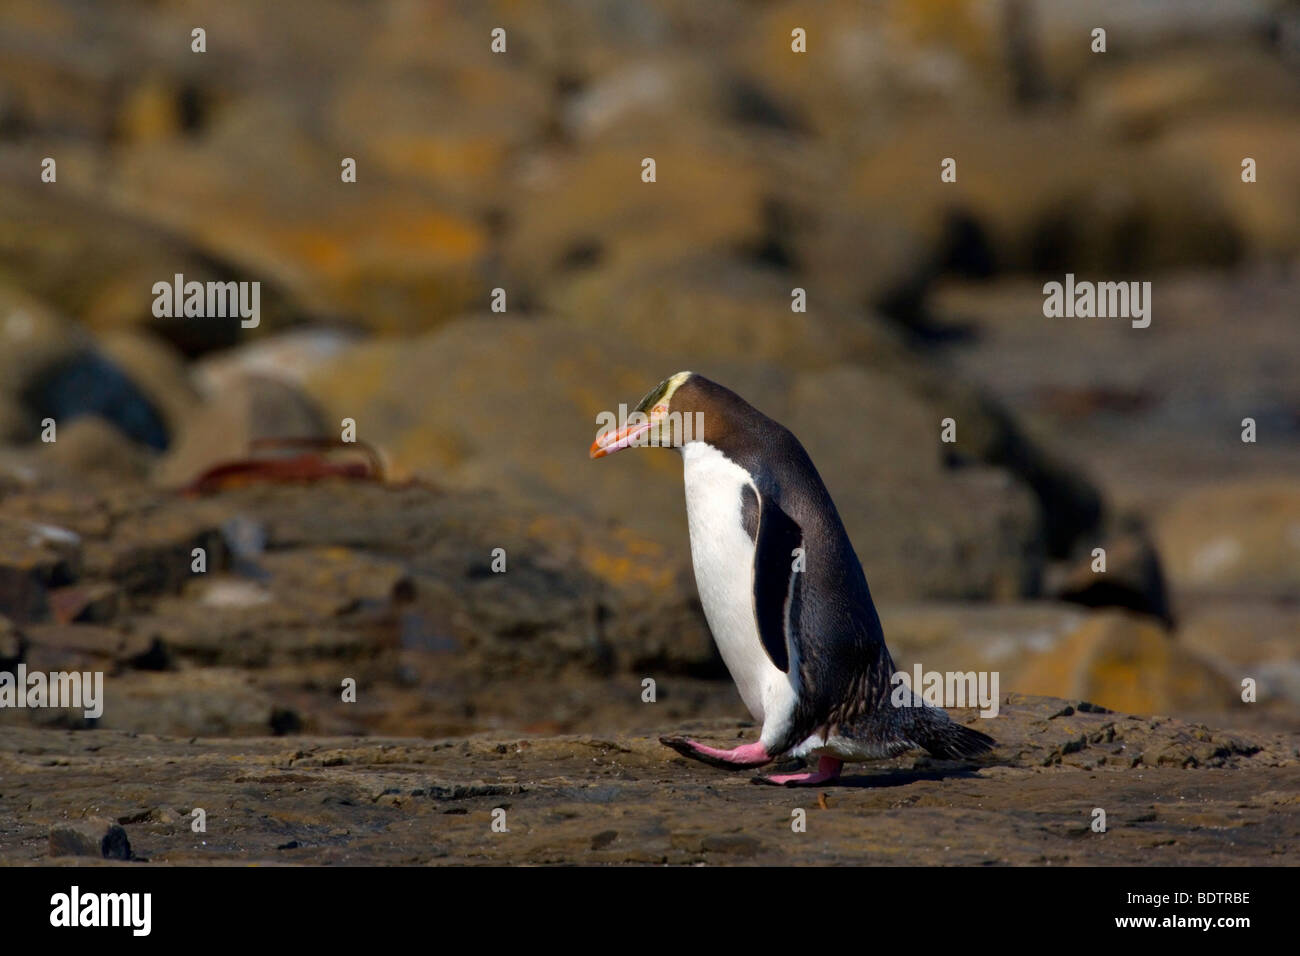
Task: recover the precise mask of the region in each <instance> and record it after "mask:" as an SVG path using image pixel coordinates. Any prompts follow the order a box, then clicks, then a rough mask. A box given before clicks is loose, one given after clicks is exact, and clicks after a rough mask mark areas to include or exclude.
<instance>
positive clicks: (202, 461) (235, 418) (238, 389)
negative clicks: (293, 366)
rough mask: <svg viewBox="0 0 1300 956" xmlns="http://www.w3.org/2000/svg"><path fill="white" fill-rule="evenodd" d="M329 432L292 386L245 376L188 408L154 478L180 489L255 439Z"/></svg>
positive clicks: (238, 455)
mask: <svg viewBox="0 0 1300 956" xmlns="http://www.w3.org/2000/svg"><path fill="white" fill-rule="evenodd" d="M331 434H333V435H336V436H337V435H338V434H340V432H339V431H338V430H335V429H331V428H329V427H328V426H327V425H326V422H325V420H324V418H323V416H322V415H321V413H320V411H319V409H318V408H317V407H316V405H315V404H314V403H313V402H312V401H311V400H310V399H309V398H307V397H306V396H304V395H303V394H302V393H301V392H299V391H298V389H296V388H294V387H293V386H291V385H288V384H286V383H284V382H280V381H276V380H274V379H269V378H261V377H256V376H252V375H250V376H246V377H243V378H240V379H236V380H234V381H233V382H232V383H231V384H230V385H228V386H227V387H226V388H225V389H224V390H223V391H222V392H221V393H220V394H218V395H213V396H212V397H211V398H209V400H208V401H207V402H206V403H205V404H203V405H202V406H200V407H198V408H197V409H195V410H194V411H193V413H192V414H191V415H190V417H189V418H188V419H187V420H186V421H185V423H184V425H183V427H182V430H181V436H180V440H179V442H178V443H177V444H176V447H175V448H173V449H172V450H171V451H170V452H169V453H168V454H167V456H166V457H165V458H164V459H163V460H162V461H160V462H159V464H158V469H157V471H156V473H155V480H156V481H157V482H158V483H159V484H161V485H163V486H165V487H172V488H177V487H182V486H184V485H187V484H189V483H190V482H192V481H193V480H194V479H195V478H197V477H198V476H199V475H201V474H203V472H205V471H207V470H208V469H209V468H212V467H213V466H214V465H218V464H223V463H225V462H229V461H237V460H240V459H243V458H247V457H248V456H249V454H250V446H251V443H252V442H253V441H256V440H258V439H271V438H322V437H326V436H329V435H331Z"/></svg>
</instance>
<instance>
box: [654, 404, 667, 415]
mask: <svg viewBox="0 0 1300 956" xmlns="http://www.w3.org/2000/svg"><path fill="white" fill-rule="evenodd" d="M667 414H668V406H667V405H664V404H659V405H656V406H655V407H654V408H652V409H650V417H651V418H662V417H663V416H664V415H667Z"/></svg>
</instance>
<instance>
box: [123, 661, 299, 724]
mask: <svg viewBox="0 0 1300 956" xmlns="http://www.w3.org/2000/svg"><path fill="white" fill-rule="evenodd" d="M104 697H105V701H104V714H103V716H102V717H101V718H100V719H99V722H98V724H97V728H106V729H112V730H125V731H130V732H133V733H163V734H174V735H177V736H181V737H192V736H201V737H232V736H248V735H253V734H270V733H272V730H273V724H272V716H273V715H274V714H275V713H276V706H277V705H276V702H275V701H274V700H273V698H272V697H271V695H269V694H268V693H267V692H266V691H265V690H263V689H262V688H261V687H259V686H258V685H257V682H256V681H254V680H253V679H252V678H251V677H250V675H249V674H248V673H246V672H244V671H239V670H227V669H223V668H216V667H210V668H204V669H202V670H182V671H142V670H132V671H127V672H125V673H122V674H119V675H117V676H116V677H114V678H113V679H112V680H106V681H105V682H104Z"/></svg>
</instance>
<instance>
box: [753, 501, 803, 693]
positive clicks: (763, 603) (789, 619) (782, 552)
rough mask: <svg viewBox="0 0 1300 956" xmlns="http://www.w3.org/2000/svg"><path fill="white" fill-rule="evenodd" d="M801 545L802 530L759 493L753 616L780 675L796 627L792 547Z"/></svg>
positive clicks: (797, 577)
mask: <svg viewBox="0 0 1300 956" xmlns="http://www.w3.org/2000/svg"><path fill="white" fill-rule="evenodd" d="M802 546H803V531H802V529H800V527H799V525H798V524H796V523H795V520H794V519H793V518H791V517H790V516H789V515H788V514H786V513H785V512H784V511H782V510H781V506H780V505H778V504H777V503H776V500H775V499H774V498H772V497H771V496H770V495H762V496H760V498H759V506H758V534H757V536H756V538H755V540H754V618H755V620H756V621H757V622H758V636H759V638H760V639H761V640H762V642H763V649H764V650H765V651H767V656H768V657H770V658H771V659H772V663H773V664H775V665H776V667H777V669H778V670H780V671H781V672H782V673H783V674H788V673H789V672H790V646H789V641H790V639H791V636H792V632H795V631H797V628H798V621H799V605H800V596H801V593H802V590H803V588H802V582H803V575H802V574H801V573H800V572H799V571H796V570H795V561H796V557H795V549H796V548H800V547H802ZM787 607H788V609H789V610H788V612H787Z"/></svg>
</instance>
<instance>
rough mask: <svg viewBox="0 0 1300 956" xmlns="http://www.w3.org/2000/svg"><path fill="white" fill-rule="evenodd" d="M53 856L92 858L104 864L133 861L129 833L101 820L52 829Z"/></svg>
mask: <svg viewBox="0 0 1300 956" xmlns="http://www.w3.org/2000/svg"><path fill="white" fill-rule="evenodd" d="M50 856H90V857H95V858H96V859H102V860H129V859H131V841H130V840H128V839H127V836H126V830H124V829H123V828H122V827H121V826H119V825H118V824H116V823H114V822H113V821H112V820H107V819H104V818H101V817H87V818H86V819H85V820H79V821H77V822H75V823H61V824H56V825H55V826H52V827H50Z"/></svg>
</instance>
